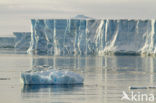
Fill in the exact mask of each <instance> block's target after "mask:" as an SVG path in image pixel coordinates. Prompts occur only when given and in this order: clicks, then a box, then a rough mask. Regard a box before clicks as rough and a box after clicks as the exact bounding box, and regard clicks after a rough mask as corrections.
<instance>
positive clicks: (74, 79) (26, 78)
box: [21, 69, 84, 84]
mask: <svg viewBox="0 0 156 103" xmlns="http://www.w3.org/2000/svg"><path fill="white" fill-rule="evenodd" d="M21 78H22V80H23V82H24V84H83V81H84V79H83V77H82V76H81V75H79V74H77V73H74V72H72V71H67V70H56V69H49V70H39V71H33V70H31V71H27V72H24V73H22V74H21Z"/></svg>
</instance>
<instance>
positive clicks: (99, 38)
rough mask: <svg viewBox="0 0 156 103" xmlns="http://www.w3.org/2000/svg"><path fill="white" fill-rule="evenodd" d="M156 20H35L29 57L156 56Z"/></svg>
mask: <svg viewBox="0 0 156 103" xmlns="http://www.w3.org/2000/svg"><path fill="white" fill-rule="evenodd" d="M155 25H156V23H155V20H127V19H125V20H124V19H123V20H100V19H99V20H97V19H48V20H38V19H33V20H32V35H31V46H30V48H29V51H28V52H29V53H33V54H49V55H103V54H105V53H126V54H131V53H132V54H142V53H145V54H152V53H156V50H155V46H156V44H155V43H156V41H155V39H156V37H155V30H156V26H155Z"/></svg>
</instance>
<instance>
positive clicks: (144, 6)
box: [0, 0, 156, 36]
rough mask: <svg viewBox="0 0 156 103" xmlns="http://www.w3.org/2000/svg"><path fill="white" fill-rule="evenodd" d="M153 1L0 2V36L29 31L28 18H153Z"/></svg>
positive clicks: (154, 3)
mask: <svg viewBox="0 0 156 103" xmlns="http://www.w3.org/2000/svg"><path fill="white" fill-rule="evenodd" d="M155 5H156V0H0V36H8V35H12V32H14V31H15V32H18V31H30V18H70V17H72V16H75V15H77V14H84V15H86V16H90V17H95V18H114V19H119V18H137V19H138V18H148V19H151V18H156V6H155Z"/></svg>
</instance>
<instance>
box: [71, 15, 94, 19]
mask: <svg viewBox="0 0 156 103" xmlns="http://www.w3.org/2000/svg"><path fill="white" fill-rule="evenodd" d="M72 19H93V18H91V17H88V16H85V15H82V14H79V15H76V16H74V17H72Z"/></svg>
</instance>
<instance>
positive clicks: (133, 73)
mask: <svg viewBox="0 0 156 103" xmlns="http://www.w3.org/2000/svg"><path fill="white" fill-rule="evenodd" d="M0 52H1V54H0V102H1V103H128V102H132V101H127V100H124V101H122V100H121V97H122V95H123V94H122V92H123V91H125V92H126V93H127V94H129V95H130V94H131V92H134V93H137V94H139V93H140V94H139V95H141V94H143V93H146V94H153V95H156V89H138V90H130V89H129V87H130V86H140V87H143V86H155V84H156V75H155V73H156V68H155V67H156V58H155V57H150V56H146V57H141V56H88V57H84V56H83V57H81V56H77V57H72V56H71V57H59V56H58V57H57V56H31V55H28V54H22V53H21V54H16V51H12V52H11V50H6V51H4V50H3V51H0ZM36 66H39V67H48V66H51V67H53V68H55V69H67V70H71V71H74V72H76V73H79V74H81V75H82V76H83V77H84V84H83V85H23V84H22V83H21V80H20V74H21V73H22V72H24V71H27V70H31V69H33V67H36ZM133 102H136V101H133ZM143 103H146V102H145V101H144V102H143Z"/></svg>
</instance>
